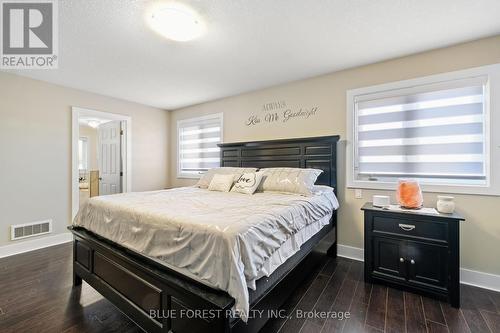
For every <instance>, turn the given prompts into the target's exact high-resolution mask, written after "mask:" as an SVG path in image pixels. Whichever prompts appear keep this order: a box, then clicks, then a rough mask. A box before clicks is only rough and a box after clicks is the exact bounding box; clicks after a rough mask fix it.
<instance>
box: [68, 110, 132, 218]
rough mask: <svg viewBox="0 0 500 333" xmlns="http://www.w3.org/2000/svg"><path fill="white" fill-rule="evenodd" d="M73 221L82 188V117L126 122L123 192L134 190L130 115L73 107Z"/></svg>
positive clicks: (123, 145)
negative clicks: (80, 166) (79, 159)
mask: <svg viewBox="0 0 500 333" xmlns="http://www.w3.org/2000/svg"><path fill="white" fill-rule="evenodd" d="M71 115H72V117H71V124H72V133H71V134H72V135H71V141H72V144H71V221H73V219H74V218H75V216H76V214H77V213H78V209H79V207H80V192H79V191H80V189H79V184H78V177H79V172H78V139H79V138H80V122H79V120H80V117H95V118H99V119H106V120H118V121H123V122H125V124H126V125H125V133H124V134H125V135H124V138H122V149H121V153H122V161H123V170H122V171H123V177H122V192H131V191H132V118H131V117H130V116H126V115H122V114H117V113H110V112H103V111H97V110H91V109H86V108H81V107H75V106H74V107H72V108H71Z"/></svg>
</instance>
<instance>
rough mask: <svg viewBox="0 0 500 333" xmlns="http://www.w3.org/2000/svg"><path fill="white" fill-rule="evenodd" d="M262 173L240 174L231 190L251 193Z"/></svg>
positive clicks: (254, 189) (255, 188) (257, 184)
mask: <svg viewBox="0 0 500 333" xmlns="http://www.w3.org/2000/svg"><path fill="white" fill-rule="evenodd" d="M263 176H264V174H263V173H262V172H247V173H244V174H242V175H241V176H240V177H239V178H238V180H237V181H236V183H235V184H234V186H233V188H232V189H231V192H238V193H243V194H253V193H254V192H255V191H256V190H257V187H259V184H260V182H261V181H262V177H263Z"/></svg>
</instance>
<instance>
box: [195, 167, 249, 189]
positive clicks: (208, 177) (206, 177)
mask: <svg viewBox="0 0 500 333" xmlns="http://www.w3.org/2000/svg"><path fill="white" fill-rule="evenodd" d="M256 171H257V169H256V168H233V167H221V168H213V169H210V170H208V171H207V172H205V173H204V174H203V175H202V176H201V178H200V180H199V181H198V183H197V184H196V186H197V187H199V188H208V185H210V182H211V181H212V178H213V177H214V175H216V174H219V175H228V174H232V175H233V176H234V181H236V180H238V178H240V176H241V175H242V174H244V173H245V172H256Z"/></svg>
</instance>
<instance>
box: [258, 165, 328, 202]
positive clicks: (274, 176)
mask: <svg viewBox="0 0 500 333" xmlns="http://www.w3.org/2000/svg"><path fill="white" fill-rule="evenodd" d="M261 171H262V172H263V174H264V178H263V179H262V182H261V183H260V187H259V190H260V191H263V192H282V193H296V194H301V195H305V196H311V195H312V194H313V188H314V183H315V182H316V179H317V178H318V176H319V175H320V174H321V173H322V172H323V170H319V169H299V168H267V169H261Z"/></svg>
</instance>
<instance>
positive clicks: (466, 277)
mask: <svg viewBox="0 0 500 333" xmlns="http://www.w3.org/2000/svg"><path fill="white" fill-rule="evenodd" d="M337 254H338V256H339V257H344V258H349V259H353V260H357V261H364V250H363V249H362V248H359V247H353V246H348V245H342V244H338V247H337ZM460 283H463V284H468V285H471V286H476V287H480V288H485V289H490V290H495V291H500V275H495V274H490V273H484V272H478V271H473V270H471V269H467V268H460Z"/></svg>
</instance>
